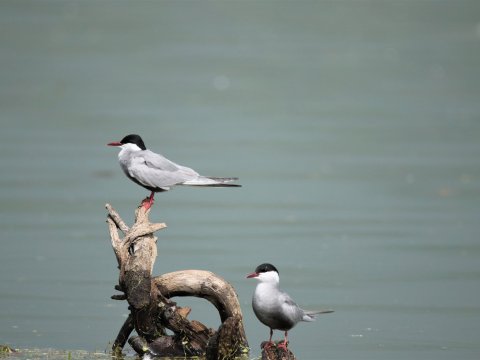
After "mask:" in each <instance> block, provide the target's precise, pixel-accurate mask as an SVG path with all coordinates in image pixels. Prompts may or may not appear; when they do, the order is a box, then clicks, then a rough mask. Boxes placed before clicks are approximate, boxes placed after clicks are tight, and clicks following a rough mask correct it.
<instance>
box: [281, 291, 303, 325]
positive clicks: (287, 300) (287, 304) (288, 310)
mask: <svg viewBox="0 0 480 360" xmlns="http://www.w3.org/2000/svg"><path fill="white" fill-rule="evenodd" d="M280 300H281V303H282V305H281V306H282V311H283V312H284V313H285V315H287V316H288V318H290V319H291V320H293V322H294V323H297V322H299V321H300V320H301V319H302V318H303V310H302V309H301V308H300V307H299V306H298V305H297V304H296V303H295V301H293V299H292V298H291V297H290V296H289V295H288V294H287V293H286V292H284V291H281V295H280Z"/></svg>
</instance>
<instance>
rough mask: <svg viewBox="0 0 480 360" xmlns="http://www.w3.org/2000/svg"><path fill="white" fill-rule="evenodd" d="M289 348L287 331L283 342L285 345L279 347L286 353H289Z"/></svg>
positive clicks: (281, 344)
mask: <svg viewBox="0 0 480 360" xmlns="http://www.w3.org/2000/svg"><path fill="white" fill-rule="evenodd" d="M287 346H288V331H285V340H283V343H280V344H278V347H279V348H282V349H283V350H285V351H288V349H287Z"/></svg>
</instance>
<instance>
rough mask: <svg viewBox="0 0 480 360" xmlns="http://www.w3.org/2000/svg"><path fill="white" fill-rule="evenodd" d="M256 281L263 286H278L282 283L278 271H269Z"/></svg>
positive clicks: (259, 276)
mask: <svg viewBox="0 0 480 360" xmlns="http://www.w3.org/2000/svg"><path fill="white" fill-rule="evenodd" d="M255 279H257V280H258V281H259V282H260V283H262V284H269V285H273V286H277V285H278V283H279V282H280V277H279V276H278V273H277V272H276V271H267V272H263V273H260V274H258V276H257V277H255Z"/></svg>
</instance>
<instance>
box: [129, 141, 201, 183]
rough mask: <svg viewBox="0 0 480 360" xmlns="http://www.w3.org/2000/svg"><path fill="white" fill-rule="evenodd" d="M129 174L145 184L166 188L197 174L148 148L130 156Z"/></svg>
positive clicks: (193, 177)
mask: <svg viewBox="0 0 480 360" xmlns="http://www.w3.org/2000/svg"><path fill="white" fill-rule="evenodd" d="M128 170H129V173H130V176H132V177H134V178H135V179H136V180H137V181H139V182H140V183H141V184H143V185H145V186H149V187H152V188H166V189H168V187H170V186H173V185H177V184H181V183H183V182H185V181H188V180H192V179H195V178H197V177H198V176H199V174H198V173H197V172H196V171H194V170H193V169H190V168H188V167H185V166H182V165H178V164H176V163H174V162H173V161H170V160H168V159H167V158H166V157H164V156H162V155H160V154H156V153H154V152H152V151H150V150H144V151H140V152H138V153H137V154H135V156H134V157H132V159H131V162H130V166H129V168H128Z"/></svg>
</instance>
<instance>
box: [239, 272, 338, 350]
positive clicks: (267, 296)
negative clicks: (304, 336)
mask: <svg viewBox="0 0 480 360" xmlns="http://www.w3.org/2000/svg"><path fill="white" fill-rule="evenodd" d="M247 278H254V279H257V280H258V281H259V283H258V284H257V287H256V288H255V292H254V293H253V299H252V307H253V312H254V313H255V315H256V316H257V318H258V320H260V321H261V322H262V323H263V324H265V325H266V326H268V327H269V328H270V339H269V340H268V344H267V345H268V346H270V345H272V344H273V343H272V335H273V330H282V331H285V340H284V342H283V343H282V344H279V345H278V347H281V348H283V349H285V351H287V346H288V331H289V330H290V329H292V328H293V327H294V326H295V325H296V324H297V323H298V322H299V321H315V315H317V314H327V313H331V312H333V310H320V311H307V310H303V309H301V308H300V307H299V306H298V305H297V304H296V303H295V302H294V301H293V300H292V298H291V297H290V296H289V295H288V294H287V293H286V292H284V291H282V290H281V289H280V288H279V286H278V285H279V282H280V277H279V275H278V270H277V268H276V267H275V266H273V265H272V264H268V263H265V264H261V265H258V266H257V268H256V269H255V272H253V273H251V274H248V275H247Z"/></svg>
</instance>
